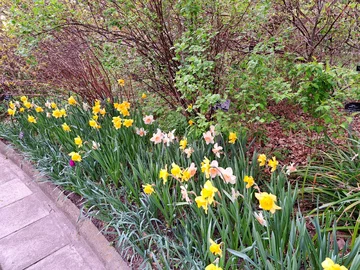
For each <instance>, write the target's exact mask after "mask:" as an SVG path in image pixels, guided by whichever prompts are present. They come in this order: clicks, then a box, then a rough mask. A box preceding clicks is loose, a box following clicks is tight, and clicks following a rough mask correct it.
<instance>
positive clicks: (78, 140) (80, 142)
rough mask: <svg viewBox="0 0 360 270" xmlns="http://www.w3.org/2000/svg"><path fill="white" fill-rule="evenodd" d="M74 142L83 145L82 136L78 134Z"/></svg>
mask: <svg viewBox="0 0 360 270" xmlns="http://www.w3.org/2000/svg"><path fill="white" fill-rule="evenodd" d="M74 142H75V144H76V145H77V146H78V147H81V146H82V143H83V141H82V139H81V138H80V136H77V137H76V138H74Z"/></svg>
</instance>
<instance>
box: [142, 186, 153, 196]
mask: <svg viewBox="0 0 360 270" xmlns="http://www.w3.org/2000/svg"><path fill="white" fill-rule="evenodd" d="M142 186H143V190H144V193H145V194H147V195H151V194H152V193H153V192H154V191H155V190H154V188H153V187H152V185H150V184H146V185H142Z"/></svg>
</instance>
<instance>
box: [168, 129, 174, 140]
mask: <svg viewBox="0 0 360 270" xmlns="http://www.w3.org/2000/svg"><path fill="white" fill-rule="evenodd" d="M174 133H175V129H173V130H172V131H170V132H169V133H168V134H167V137H168V139H169V142H171V143H172V142H173V141H174V140H175V135H174Z"/></svg>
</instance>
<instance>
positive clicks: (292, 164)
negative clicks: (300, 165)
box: [286, 163, 297, 175]
mask: <svg viewBox="0 0 360 270" xmlns="http://www.w3.org/2000/svg"><path fill="white" fill-rule="evenodd" d="M294 165H295V164H294V163H291V164H290V166H287V167H286V174H287V175H290V173H292V172H296V171H297V170H296V167H295V166H294Z"/></svg>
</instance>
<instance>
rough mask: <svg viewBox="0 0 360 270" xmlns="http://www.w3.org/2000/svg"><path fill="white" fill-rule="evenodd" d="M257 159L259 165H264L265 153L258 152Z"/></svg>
mask: <svg viewBox="0 0 360 270" xmlns="http://www.w3.org/2000/svg"><path fill="white" fill-rule="evenodd" d="M257 161H258V162H259V166H265V164H266V155H265V154H260V155H259V156H258V159H257Z"/></svg>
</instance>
